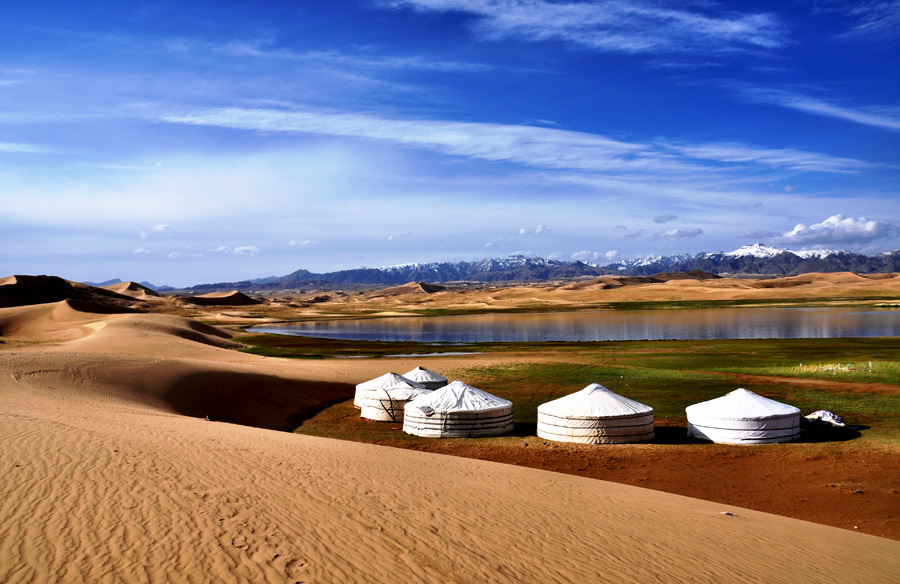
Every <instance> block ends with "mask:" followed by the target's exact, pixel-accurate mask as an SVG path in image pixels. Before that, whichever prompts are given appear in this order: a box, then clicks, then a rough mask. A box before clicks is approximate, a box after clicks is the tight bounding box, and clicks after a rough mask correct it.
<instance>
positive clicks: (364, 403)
mask: <svg viewBox="0 0 900 584" xmlns="http://www.w3.org/2000/svg"><path fill="white" fill-rule="evenodd" d="M429 392H430V390H428V389H426V388H425V387H424V386H423V385H421V384H418V383H416V382H414V381H410V380H409V379H406V378H405V377H403V376H402V375H397V374H396V373H385V374H384V375H382V376H380V377H376V378H375V379H370V380H369V381H366V382H363V383H360V384H359V385H357V386H356V395H355V396H354V398H353V405H354V406H356V407H358V408H359V409H360V416H361V417H363V418H366V419H368V420H377V421H380V422H400V421H402V420H403V406H405V405H406V404H407V403H408V402H409V401H411V400H413V399H415V398H417V397H419V396H421V395H423V394H426V393H429Z"/></svg>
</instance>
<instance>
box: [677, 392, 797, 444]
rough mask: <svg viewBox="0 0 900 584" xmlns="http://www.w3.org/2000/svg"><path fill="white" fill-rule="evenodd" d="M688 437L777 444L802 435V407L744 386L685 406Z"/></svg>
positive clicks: (718, 440) (729, 441)
mask: <svg viewBox="0 0 900 584" xmlns="http://www.w3.org/2000/svg"><path fill="white" fill-rule="evenodd" d="M685 413H686V414H687V419H688V436H692V437H694V438H699V439H700V440H709V441H711V442H723V443H726V444H775V443H778V442H791V441H793V440H797V439H798V438H799V437H800V410H799V409H798V408H795V407H794V406H791V405H788V404H783V403H781V402H777V401H775V400H772V399H769V398H767V397H763V396H761V395H757V394H755V393H753V392H752V391H749V390H746V389H744V388H738V389H736V390H734V391H732V392H731V393H728V394H725V395H723V396H722V397H718V398H716V399H712V400H709V401H705V402H701V403H698V404H694V405H691V406H688V407H687V408H685Z"/></svg>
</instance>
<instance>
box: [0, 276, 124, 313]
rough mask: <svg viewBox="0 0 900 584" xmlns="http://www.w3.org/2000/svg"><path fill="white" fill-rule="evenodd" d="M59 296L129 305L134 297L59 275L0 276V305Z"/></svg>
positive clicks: (33, 302) (24, 302) (55, 298)
mask: <svg viewBox="0 0 900 584" xmlns="http://www.w3.org/2000/svg"><path fill="white" fill-rule="evenodd" d="M60 300H83V301H87V302H94V303H96V304H105V305H114V306H129V305H130V304H132V303H133V302H134V300H135V299H134V298H132V297H131V296H125V295H123V294H120V293H118V292H114V291H112V290H106V289H103V288H95V287H94V286H88V285H87V284H81V283H79V282H71V281H69V280H64V279H63V278H60V277H58V276H9V277H6V278H2V279H0V307H10V306H29V305H32V304H46V303H48V302H59V301H60Z"/></svg>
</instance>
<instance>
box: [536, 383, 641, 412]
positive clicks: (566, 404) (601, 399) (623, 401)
mask: <svg viewBox="0 0 900 584" xmlns="http://www.w3.org/2000/svg"><path fill="white" fill-rule="evenodd" d="M538 412H539V413H541V414H549V415H551V416H556V417H560V418H619V417H627V416H636V415H641V414H648V413H651V412H653V408H651V407H650V406H646V405H644V404H642V403H639V402H636V401H634V400H631V399H628V398H627V397H623V396H621V395H619V394H617V393H615V392H613V391H610V390H609V389H607V388H605V387H603V386H602V385H600V384H599V383H592V384H590V385H588V386H587V387H585V388H584V389H582V390H580V391H576V392H575V393H571V394H569V395H566V396H563V397H561V398H559V399H555V400H553V401H549V402H547V403H544V404H541V405H540V406H538Z"/></svg>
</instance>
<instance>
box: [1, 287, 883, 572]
mask: <svg viewBox="0 0 900 584" xmlns="http://www.w3.org/2000/svg"><path fill="white" fill-rule="evenodd" d="M230 336H231V333H229V332H227V331H225V330H222V329H218V328H214V327H212V326H208V325H204V324H200V323H198V322H196V321H194V320H191V319H187V318H182V317H178V316H172V315H163V314H147V313H137V312H133V311H130V310H128V309H124V308H116V307H109V306H106V307H101V306H97V305H93V304H89V303H80V302H77V301H68V300H65V301H60V302H55V303H48V304H38V305H33V306H23V307H11V308H3V309H0V340H2V341H3V342H2V343H0V436H2V439H0V444H2V451H3V457H2V459H0V472H2V476H3V480H2V481H0V582H4V583H19V582H23V583H24V582H213V581H221V582H430V583H446V582H579V583H584V582H650V581H663V582H795V581H797V580H803V581H809V582H860V583H877V582H895V581H897V579H898V577H900V542H897V541H893V540H889V539H884V538H878V537H874V536H871V535H867V534H863V533H855V532H853V531H849V530H843V529H837V528H833V527H828V526H823V525H818V524H814V523H809V522H804V521H799V520H796V519H790V518H786V517H780V516H776V515H771V514H766V513H761V512H757V511H751V510H748V509H742V508H739V507H733V506H725V505H722V504H719V503H711V502H706V501H700V500H696V499H690V498H687V497H682V496H677V495H671V494H666V493H661V492H657V491H651V490H647V489H642V488H637V487H632V486H627V485H620V484H615V483H609V482H604V481H599V480H594V479H587V478H582V477H576V476H570V475H563V474H558V473H551V472H546V471H541V470H536V469H530V468H520V467H516V466H512V465H504V464H497V463H492V462H485V461H479V460H468V459H463V458H458V457H448V456H442V455H437V454H430V453H423V452H415V451H409V450H400V449H392V448H384V447H378V446H371V445H364V444H357V443H351V442H344V441H337V440H328V439H322V438H313V437H308V436H301V435H296V434H291V433H287V432H279V431H276V430H277V429H280V428H282V427H284V428H287V427H289V425H290V421H291V418H292V417H296V416H302V415H304V413H305V412H308V411H312V410H315V408H317V407H319V405H321V404H323V403H326V402H328V401H330V400H334V399H335V398H336V397H338V398H340V397H342V396H349V395H351V393H352V387H353V385H354V384H355V383H358V382H360V381H363V380H365V379H369V378H372V377H374V376H375V375H377V374H380V373H383V371H382V370H381V368H382V367H383V366H382V365H380V364H377V363H372V362H370V361H367V360H359V361H355V360H347V361H342V362H339V363H338V362H335V361H332V360H324V361H306V362H297V361H286V360H278V359H270V358H264V357H257V356H253V355H248V354H244V353H238V352H236V351H235V350H234V348H235V347H236V343H234V342H233V341H231V340H230V338H229V337H230ZM415 365H423V366H426V367H429V366H433V365H431V363H429V362H427V361H424V362H423V361H421V360H418V361H415V362H413V361H409V362H405V361H404V360H398V361H396V362H394V366H395V367H396V368H398V369H402V370H405V369H404V368H405V367H412V366H415ZM205 416H210V417H212V418H213V419H214V420H215V419H229V420H238V421H240V424H235V423H222V422H216V421H207V420H206V419H205ZM825 512H827V510H825Z"/></svg>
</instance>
